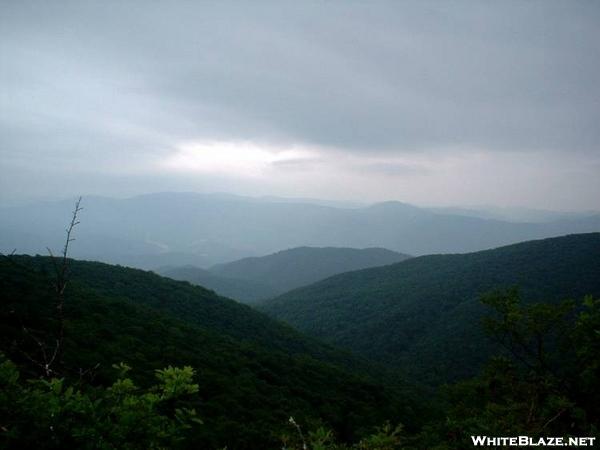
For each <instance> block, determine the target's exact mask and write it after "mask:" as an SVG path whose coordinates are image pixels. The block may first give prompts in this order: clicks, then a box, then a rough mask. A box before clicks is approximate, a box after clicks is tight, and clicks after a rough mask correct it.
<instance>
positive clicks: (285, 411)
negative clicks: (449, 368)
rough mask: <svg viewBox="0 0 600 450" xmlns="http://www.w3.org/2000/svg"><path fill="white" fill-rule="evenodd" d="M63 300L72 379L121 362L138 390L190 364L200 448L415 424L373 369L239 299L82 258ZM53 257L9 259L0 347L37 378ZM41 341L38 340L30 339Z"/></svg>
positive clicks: (49, 309) (104, 375) (404, 400)
mask: <svg viewBox="0 0 600 450" xmlns="http://www.w3.org/2000/svg"><path fill="white" fill-rule="evenodd" d="M71 268H72V275H71V279H70V282H69V284H68V286H67V290H66V297H65V317H66V330H65V345H64V359H65V367H66V369H65V370H66V372H65V375H66V376H67V377H71V378H72V377H74V380H75V381H76V380H77V374H78V373H80V369H89V368H93V370H92V371H91V372H90V373H91V374H94V375H95V377H94V378H93V383H100V384H102V383H104V382H106V380H109V379H114V377H113V376H112V374H111V372H112V369H111V365H112V364H114V363H118V362H120V361H124V362H126V363H127V364H129V365H130V366H132V367H133V368H134V370H133V371H132V375H133V377H134V378H135V379H136V381H137V382H139V383H141V385H146V384H148V383H149V382H150V380H151V379H152V378H153V373H154V370H155V369H158V368H163V367H165V366H167V365H169V364H172V365H178V366H183V365H190V366H192V367H194V368H195V369H196V371H197V373H198V384H199V386H200V388H199V393H198V395H197V397H195V398H194V400H193V401H192V403H191V406H194V407H195V408H196V409H197V411H198V414H199V416H200V417H201V418H202V419H203V421H204V425H202V426H199V427H198V428H197V429H195V430H194V431H193V436H192V440H191V442H192V444H193V445H194V446H195V447H196V448H223V447H224V446H225V445H228V446H229V447H228V448H236V449H239V448H248V449H250V448H274V447H275V446H277V445H278V444H277V442H278V432H279V431H280V430H281V429H282V428H283V427H285V426H286V425H285V424H286V421H287V419H288V418H289V417H290V415H292V416H294V417H297V418H298V419H299V420H302V421H303V423H317V422H316V421H318V420H323V421H325V423H327V424H328V426H331V427H333V428H334V429H335V430H336V432H337V433H339V436H341V437H343V438H344V439H352V438H354V437H356V433H360V432H361V430H363V429H365V427H369V426H371V425H375V424H378V423H381V422H382V421H384V420H386V419H390V420H393V421H400V420H401V421H403V422H405V423H407V424H408V425H409V426H410V424H411V423H414V420H415V416H416V414H415V411H414V409H411V405H414V404H415V403H412V401H411V400H409V399H408V397H406V396H404V394H399V391H398V390H397V389H396V388H389V387H388V388H384V387H382V385H381V384H379V383H378V382H376V381H374V380H373V379H372V378H371V377H370V376H369V375H367V374H365V373H364V372H359V371H358V369H356V370H354V371H351V370H349V369H347V367H350V366H353V365H354V366H355V367H357V368H358V367H364V366H363V364H362V362H358V361H357V362H356V363H353V362H352V357H350V356H349V355H344V354H341V353H339V352H336V351H335V350H333V349H331V348H328V347H327V346H324V345H320V344H318V343H317V342H314V341H312V340H311V339H304V338H303V337H302V336H301V335H299V334H298V333H297V332H295V331H294V330H292V329H290V328H289V327H286V326H283V325H280V324H278V323H276V322H274V321H273V320H271V319H269V318H267V317H266V316H263V315H262V314H260V313H258V312H255V311H253V310H251V309H250V308H248V307H246V306H243V305H240V304H238V303H236V302H233V301H231V300H227V299H224V298H220V297H218V296H216V295H215V294H214V293H212V292H210V291H207V290H204V289H202V288H199V287H194V286H191V285H189V284H187V283H182V282H176V281H172V280H168V279H164V278H161V277H159V276H157V275H154V274H152V273H147V272H142V271H138V270H132V269H125V268H122V267H117V266H108V265H104V264H99V263H85V262H78V261H73V262H72V264H71ZM52 274H53V269H52V265H51V262H50V260H49V258H42V257H36V258H31V257H21V256H15V257H12V258H11V261H8V260H7V259H6V258H3V259H2V260H0V291H1V292H2V303H1V305H0V350H1V351H2V352H4V353H5V354H7V356H9V357H10V358H11V359H12V360H13V361H15V362H17V363H18V364H19V365H20V366H21V367H22V370H24V372H25V375H35V373H36V366H35V364H32V359H30V355H35V351H36V341H38V340H41V341H43V340H46V339H50V338H51V336H52V333H51V331H50V330H52V329H53V328H56V323H55V320H54V319H52V317H54V308H53V304H54V303H53V302H54V299H55V297H54V296H55V293H54V292H53V289H52V279H53V275H52ZM32 336H35V340H33V339H32V338H31V337H32Z"/></svg>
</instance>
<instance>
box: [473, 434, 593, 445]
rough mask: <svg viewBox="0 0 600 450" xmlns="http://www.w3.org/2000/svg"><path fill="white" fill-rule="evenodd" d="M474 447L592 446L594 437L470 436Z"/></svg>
mask: <svg viewBox="0 0 600 450" xmlns="http://www.w3.org/2000/svg"><path fill="white" fill-rule="evenodd" d="M471 440H472V441H473V445H474V446H475V447H594V443H595V440H596V438H595V437H568V438H565V437H541V438H532V437H529V436H510V437H506V436H505V437H499V436H495V437H491V436H471Z"/></svg>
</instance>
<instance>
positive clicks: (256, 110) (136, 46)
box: [0, 1, 600, 206]
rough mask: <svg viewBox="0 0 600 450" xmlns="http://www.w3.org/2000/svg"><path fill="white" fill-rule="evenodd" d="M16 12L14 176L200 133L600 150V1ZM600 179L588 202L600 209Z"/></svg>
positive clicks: (1, 78) (11, 31)
mask: <svg viewBox="0 0 600 450" xmlns="http://www.w3.org/2000/svg"><path fill="white" fill-rule="evenodd" d="M0 9H1V11H0V30H1V31H0V37H1V39H0V82H1V83H2V85H3V92H2V94H0V155H1V158H2V161H1V162H0V164H1V165H2V169H3V170H4V171H9V170H13V171H14V170H18V168H23V167H24V166H26V167H27V168H28V170H29V171H32V170H34V171H35V170H38V171H41V170H44V169H43V167H44V166H58V167H59V168H63V169H65V170H69V171H70V172H71V176H73V177H74V179H77V177H76V173H77V172H78V171H82V172H85V171H86V170H88V169H89V168H90V167H93V168H98V169H99V170H100V169H102V170H106V171H108V172H110V171H111V170H114V172H115V173H119V171H120V170H125V169H127V168H129V169H131V170H134V169H138V170H141V168H144V167H153V164H154V162H155V161H158V160H160V159H161V158H164V157H167V156H168V155H170V154H172V153H173V152H176V151H177V146H178V145H180V144H181V143H182V142H189V141H229V142H235V141H252V142H255V143H257V144H265V145H268V146H270V148H278V147H281V148H288V147H293V146H303V147H310V148H314V149H316V150H315V151H319V152H322V153H327V152H329V153H330V154H332V155H334V157H335V155H337V154H338V153H339V152H343V153H345V154H349V155H354V156H355V157H361V156H364V157H365V158H371V157H377V158H380V157H386V156H387V157H390V158H394V157H397V156H402V155H415V154H417V155H418V154H420V153H422V152H426V153H427V154H431V152H433V153H436V152H438V153H440V154H447V153H452V152H453V151H455V149H456V148H460V149H461V152H462V153H461V155H463V156H464V157H465V158H468V157H469V156H468V155H469V153H468V151H467V152H466V153H465V151H464V150H465V149H473V151H474V152H492V153H494V152H498V153H505V152H524V153H532V154H539V155H544V154H552V155H556V154H563V155H568V154H570V153H578V154H587V155H590V158H592V159H593V158H596V155H597V154H598V151H599V148H598V144H599V142H600V128H599V127H598V126H597V121H598V117H600V85H599V83H598V82H597V80H596V78H597V73H598V69H599V63H598V61H600V28H599V27H598V26H597V24H598V21H599V19H600V7H599V5H598V4H596V3H594V2H577V3H574V2H567V1H564V2H548V1H539V2H495V3H491V2H489V3H488V2H486V3H483V2H474V1H473V2H472V1H464V2H451V3H449V2H433V1H432V2H408V1H407V2H384V1H379V2H266V1H265V2H253V3H252V4H250V3H242V2H186V1H180V2H134V1H131V2H108V1H107V2H69V1H61V2H27V1H23V2H11V3H4V4H3V5H2V6H1V7H0ZM552 158H554V159H556V160H557V161H558V160H561V161H562V160H563V159H564V158H558V157H556V158H555V157H552ZM552 158H551V159H552ZM578 158H579V159H577V161H579V160H581V158H580V157H578ZM429 162H430V164H431V165H432V166H435V164H436V162H435V158H433V159H432V158H430V159H429ZM386 164H387V163H386V162H385V161H384V162H381V161H379V160H377V161H372V160H365V161H364V164H363V166H362V167H363V168H364V171H365V172H366V173H372V174H373V175H374V176H375V175H376V174H377V173H380V174H381V173H383V172H385V174H386V176H398V177H402V176H410V177H411V178H414V176H415V175H418V174H419V173H421V174H422V175H424V174H426V173H435V170H434V169H435V167H432V168H431V170H430V169H429V168H423V169H422V172H420V170H421V169H419V170H414V168H415V167H418V168H420V167H421V166H420V165H419V164H416V165H415V164H414V163H412V162H410V161H408V162H402V163H397V162H396V163H391V162H390V163H389V165H388V166H387V168H383V166H386ZM394 164H395V165H394ZM36 165H39V167H36ZM272 165H273V166H274V167H275V166H278V167H280V168H281V169H282V170H288V171H289V167H290V166H294V165H296V166H297V167H300V166H302V167H303V168H304V167H307V168H310V167H312V166H318V164H316V163H314V161H312V160H310V161H281V162H277V163H274V164H272ZM330 166H331V164H330ZM491 166H492V165H490V167H491ZM23 170H24V169H23ZM331 170H333V169H331ZM23 173H25V172H23ZM73 173H75V175H73ZM14 176H16V175H14ZM165 176H167V175H165ZM81 180H82V183H83V184H85V183H84V181H85V176H82V178H81ZM14 182H16V181H14V180H13V183H14ZM458 182H460V180H457V183H458ZM5 183H6V182H5ZM17 183H18V182H17ZM101 184H102V183H99V184H97V185H96V186H97V189H99V190H102V188H101ZM166 184H167V185H168V183H166ZM172 185H173V187H175V186H179V182H177V183H173V184H172ZM265 185H268V186H270V187H274V188H275V189H276V188H277V186H276V185H275V184H274V182H272V180H265ZM144 186H145V185H144ZM231 186H232V188H234V189H235V188H240V189H242V188H243V186H242V185H235V184H232V185H231ZM0 187H3V188H5V191H6V189H8V190H10V189H12V188H13V187H14V185H10V186H8V185H6V184H4V185H1V184H0ZM595 187H596V186H595V185H592V186H590V187H589V188H588V191H589V194H587V198H588V203H590V204H591V203H592V202H596V203H595V205H596V206H597V201H596V200H593V199H592V198H593V197H595V194H596V192H592V191H593V189H594V188H595ZM141 189H142V188H141ZM144 189H145V188H144ZM584 190H585V189H584ZM318 194H319V193H318V192H317V193H314V192H313V193H311V195H318ZM5 195H8V194H5ZM323 195H326V192H324V193H323ZM380 195H381V196H383V195H384V194H383V193H381V194H380ZM442 201H443V199H442Z"/></svg>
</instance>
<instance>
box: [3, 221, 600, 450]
mask: <svg viewBox="0 0 600 450" xmlns="http://www.w3.org/2000/svg"><path fill="white" fill-rule="evenodd" d="M67 242H68V241H67ZM599 244H600V234H598V233H595V234H588V235H578V236H577V235H576V236H567V237H563V238H556V239H548V240H544V241H534V242H527V243H524V244H519V245H513V246H509V247H504V248H500V249H497V250H493V251H486V252H479V253H475V254H466V255H448V256H430V257H420V258H413V259H408V260H406V261H403V262H400V263H397V264H393V265H388V266H383V267H380V268H374V269H366V270H362V271H355V272H349V273H346V274H342V275H339V276H334V277H332V278H329V279H327V280H325V281H322V282H319V283H316V284H315V285H314V286H309V287H306V288H302V289H297V290H294V291H292V292H290V293H289V294H287V295H284V296H281V297H279V298H276V299H274V300H272V301H269V302H267V303H265V304H264V305H262V307H263V308H265V309H267V310H269V308H273V307H279V308H289V309H288V310H287V311H295V310H294V308H296V311H298V309H297V308H298V305H301V306H302V308H303V309H300V311H307V310H308V309H313V310H314V312H315V313H316V314H317V315H318V316H319V317H322V318H324V319H326V320H342V319H343V318H344V317H346V318H349V317H355V318H356V320H358V321H360V320H362V319H361V314H364V312H363V310H361V304H360V301H362V302H363V304H364V303H366V304H367V305H366V306H367V307H368V308H370V309H369V311H370V312H371V316H370V317H371V318H372V320H376V319H377V317H378V316H377V313H378V314H379V315H382V316H389V317H392V318H395V319H396V320H398V317H401V316H402V315H401V314H400V315H399V314H398V312H397V311H395V310H394V309H393V307H395V306H396V307H397V303H398V299H401V300H402V302H404V303H403V304H401V306H402V307H404V308H405V309H406V310H407V311H413V314H414V315H413V316H412V317H407V316H406V312H405V313H404V314H405V316H403V318H402V322H401V323H402V327H395V328H394V327H391V326H389V324H387V323H386V324H384V325H385V326H384V325H382V323H375V326H374V324H370V323H368V321H365V320H363V326H364V327H365V329H368V330H370V336H371V339H372V341H371V342H370V343H360V342H359V345H357V346H356V347H355V348H353V347H352V345H345V347H346V348H351V349H353V350H355V351H356V353H357V354H359V355H360V354H361V353H362V354H363V356H362V357H361V356H355V355H354V354H352V353H348V352H347V351H343V350H338V349H337V348H335V347H332V346H330V345H329V344H324V343H322V342H321V341H319V340H317V339H315V338H313V337H307V336H305V335H302V334H300V333H299V332H297V331H295V329H293V328H292V327H290V326H289V325H285V324H284V323H281V322H277V321H276V320H274V319H271V318H269V317H268V316H266V315H264V314H263V313H261V312H259V311H256V310H254V309H252V308H251V307H249V306H247V305H243V304H240V303H238V302H236V301H234V300H230V299H228V298H225V297H221V296H219V295H217V294H216V293H215V292H214V291H210V290H207V289H205V288H203V287H200V286H195V285H192V284H190V283H188V282H181V281H175V280H171V279H168V278H163V277H161V276H159V275H156V274H154V273H152V272H146V271H142V270H138V269H131V268H126V267H121V266H113V265H108V264H104V263H98V262H88V261H77V260H72V259H69V258H67V257H66V253H65V257H63V258H57V257H53V256H50V257H42V256H35V257H32V256H25V255H8V256H6V255H5V256H3V257H2V258H1V260H0V292H2V304H1V308H0V351H1V352H2V353H1V361H0V384H1V387H2V390H1V394H0V426H1V427H2V432H1V434H0V445H2V447H5V448H65V447H83V448H214V449H217V448H224V447H227V448H230V449H246V448H247V449H251V448H252V449H254V448H278V447H281V446H283V448H287V449H296V448H297V449H304V448H311V449H315V450H317V449H335V448H337V449H344V448H355V449H382V450H383V449H397V448H398V449H399V448H407V449H410V448H413V449H462V448H465V447H466V446H469V445H470V444H469V440H470V436H471V435H484V434H486V435H494V433H495V434H497V435H507V434H515V435H518V434H526V435H527V436H533V437H535V436H544V435H548V434H549V433H550V434H552V433H554V434H560V435H565V436H567V435H569V436H570V435H581V436H596V434H597V428H596V424H597V423H598V419H599V418H600V414H599V411H598V409H599V408H598V405H599V404H600V402H599V400H600V398H598V393H597V389H596V386H597V383H598V381H599V380H600V361H599V360H598V358H599V356H600V351H599V350H600V302H599V301H598V300H595V299H594V297H592V296H588V297H585V293H591V294H593V295H595V296H597V295H598V294H597V293H598V285H597V282H598V279H599V278H598V270H599V268H600V265H599V261H598V252H596V251H595V250H596V249H598V248H599ZM66 248H67V247H65V251H66ZM516 285H520V289H519V288H516V287H513V288H509V289H502V288H505V287H506V286H516ZM339 286H343V290H342V291H341V294H340V291H335V290H334V289H333V288H336V289H339ZM424 286H426V287H427V289H424ZM561 286H563V287H564V288H561ZM332 289H333V290H332ZM436 289H437V290H436ZM561 289H562V290H561ZM365 290H368V291H369V292H370V293H371V295H370V296H369V297H368V298H366V299H365V298H362V297H361V295H362V294H361V293H362V292H365ZM332 292H334V293H335V295H336V296H337V298H340V299H342V301H341V302H340V301H339V300H338V301H337V302H336V303H335V314H334V313H333V310H332V309H331V307H332V306H331V304H328V303H327V302H325V303H323V302H322V300H323V298H325V299H331V298H333V294H332ZM307 293H309V295H308V297H307ZM318 293H321V296H319V295H318ZM349 293H356V297H352V296H350V295H349ZM392 294H393V295H392ZM533 294H535V295H533ZM323 296H325V297H323ZM361 298H362V300H361ZM378 298H381V299H386V300H387V301H382V300H378V301H376V300H377V299H378ZM567 298H570V299H574V300H566V301H565V299H567ZM307 299H310V301H309V300H307ZM423 299H429V303H428V304H427V303H424V300H423ZM410 302H413V303H415V302H417V303H419V305H418V306H419V308H425V309H419V308H416V309H414V308H415V307H414V305H413V306H412V308H413V309H411V306H410ZM461 302H466V305H471V304H474V305H476V307H475V308H473V309H469V308H468V307H465V305H464V304H461ZM324 305H325V306H326V307H327V308H329V309H322V308H323V307H324ZM407 305H409V307H408V308H407ZM449 305H450V306H451V307H449ZM348 307H351V308H352V314H351V315H350V314H348V313H344V310H345V309H347V308H348ZM375 307H378V308H379V312H378V310H377V309H374V308H375ZM319 308H321V310H319ZM386 308H387V311H386V310H385V309H386ZM452 308H454V309H456V310H458V311H462V313H463V314H466V315H464V316H461V315H460V314H457V313H456V312H455V311H453V309H452ZM269 311H270V313H273V309H270V310H269ZM465 311H466V313H465ZM436 314H437V315H438V317H436ZM440 314H444V315H445V316H446V320H445V321H442V320H441V319H440V318H439V315H440ZM475 314H476V315H475ZM449 317H450V318H451V321H456V322H454V323H453V326H454V327H458V328H461V329H462V330H466V332H471V333H477V334H473V335H472V336H471V337H470V339H472V340H473V341H474V340H477V344H475V343H472V344H469V340H464V341H463V346H462V347H461V348H460V350H457V351H456V352H455V353H452V352H450V351H448V352H447V353H446V354H442V352H444V351H446V350H444V349H445V347H444V346H443V345H442V344H441V340H444V339H446V340H448V342H449V343H452V342H453V341H452V339H453V338H454V339H456V336H451V335H450V336H448V335H444V334H443V333H442V332H441V331H440V327H439V323H440V322H445V323H448V318H449ZM461 317H463V321H462V322H461V321H458V319H461ZM307 320H309V321H310V320H313V321H314V324H313V326H319V327H322V324H319V322H318V321H317V319H316V318H312V319H310V318H309V319H307ZM419 320H420V321H421V325H419V323H418V322H416V321H419ZM291 322H293V321H291ZM467 322H470V323H467ZM329 326H330V328H331V329H332V330H337V331H338V332H340V331H343V327H340V326H339V325H335V324H333V325H329ZM408 326H410V327H415V328H408V329H407V327H408ZM427 326H428V327H431V328H432V329H434V330H435V331H434V333H435V334H434V335H435V338H436V339H437V341H435V342H434V344H430V345H431V348H430V349H429V350H423V346H422V345H421V347H418V346H417V347H416V348H417V349H418V351H419V352H421V353H422V355H423V357H422V360H421V361H420V362H419V363H416V362H415V361H419V360H417V359H414V360H412V361H411V360H410V358H409V357H408V356H406V355H402V353H401V352H400V351H398V350H396V351H397V355H398V356H399V358H398V359H393V358H389V359H386V357H382V356H381V355H382V354H385V353H381V349H380V348H379V347H378V346H381V347H382V348H383V351H384V352H388V353H387V354H388V355H392V354H394V350H390V347H389V346H388V347H386V346H385V345H384V344H383V343H382V342H383V341H382V340H381V339H384V340H385V339H387V340H389V342H391V343H396V345H398V343H399V342H400V343H401V342H402V341H401V340H399V339H398V338H394V337H390V336H389V334H388V335H386V336H384V338H382V336H381V335H380V336H377V335H376V333H375V332H374V329H375V328H377V329H378V330H379V333H380V334H381V333H383V332H388V333H389V332H390V331H396V332H397V331H398V330H400V331H401V336H402V335H403V336H410V335H411V333H415V332H416V330H418V329H419V327H427ZM299 327H300V328H301V329H302V328H306V327H303V326H302V324H300V325H299ZM353 327H354V330H355V333H354V336H355V337H356V339H360V338H361V336H364V334H361V333H364V331H361V329H360V328H359V327H358V324H357V323H355V324H354V325H353ZM436 327H437V328H436ZM411 329H412V331H410V330H411ZM407 330H408V331H407ZM474 330H475V331H474ZM308 331H310V329H309V330H308ZM312 334H316V335H317V336H318V333H312ZM461 339H464V336H463V337H461ZM420 340H421V343H422V342H425V343H427V338H421V339H420ZM329 341H331V342H335V339H329ZM340 343H341V344H343V342H340ZM445 344H446V345H448V343H445ZM454 344H456V345H458V344H457V342H456V341H454ZM361 345H362V346H365V347H364V348H371V349H373V351H371V352H370V353H369V352H364V351H363V352H361V347H360V346H361ZM404 345H405V344H404ZM342 346H344V345H342ZM397 348H401V347H397ZM415 351H417V350H415ZM407 354H408V355H410V353H407ZM457 354H459V355H461V357H462V358H463V359H462V364H461V365H460V366H458V367H457V366H456V365H452V364H449V361H450V362H453V363H454V364H456V363H455V362H454V361H453V358H456V355H457ZM427 358H431V359H430V360H428V359H427ZM432 361H437V363H438V365H439V366H438V367H440V368H443V369H444V370H445V373H444V376H443V377H442V376H440V373H439V372H435V371H433V370H431V371H430V372H429V373H427V372H426V370H427V365H426V364H428V363H429V364H432ZM421 364H422V365H421ZM429 369H431V367H430V368H429ZM444 382H446V384H443V385H441V386H439V387H434V385H439V384H440V383H444ZM447 382H451V383H452V384H447Z"/></svg>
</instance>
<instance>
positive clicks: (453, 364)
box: [260, 233, 600, 382]
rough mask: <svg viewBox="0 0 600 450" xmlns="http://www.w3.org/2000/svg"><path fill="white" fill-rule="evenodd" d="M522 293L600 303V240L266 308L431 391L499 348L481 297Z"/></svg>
mask: <svg viewBox="0 0 600 450" xmlns="http://www.w3.org/2000/svg"><path fill="white" fill-rule="evenodd" d="M514 285H516V286H519V287H520V289H521V292H522V294H523V296H524V298H525V299H526V300H527V301H536V300H540V301H556V300H560V299H564V298H578V297H581V296H583V295H585V294H592V295H596V296H598V295H600V233H590V234H581V235H570V236H564V237H560V238H553V239H545V240H538V241H530V242H524V243H520V244H515V245H510V246H506V247H501V248H497V249H494V250H487V251H481V252H476V253H470V254H460V255H431V256H422V257H417V258H411V259H409V260H407V261H404V262H401V263H398V264H393V265H389V266H385V267H379V268H372V269H366V270H361V271H356V272H349V273H344V274H341V275H337V276H334V277H331V278H328V279H326V280H323V281H321V282H319V283H316V284H313V285H311V286H307V287H304V288H300V289H297V290H295V291H292V292H289V293H287V294H284V295H282V296H280V297H277V298H275V299H272V300H269V301H266V302H265V303H263V304H261V305H260V308H261V309H262V310H263V311H265V312H267V313H269V314H270V315H272V316H273V317H276V318H278V319H281V320H284V321H287V322H288V323H290V324H292V325H293V326H295V327H297V328H298V329H299V330H301V331H304V332H306V333H308V334H310V335H312V336H316V337H319V338H322V339H324V340H326V341H328V342H330V343H334V344H336V345H339V346H341V347H344V348H346V349H350V350H352V351H354V352H357V353H358V354H362V355H364V356H367V357H370V358H373V359H374V360H376V361H379V362H382V363H386V364H388V365H391V366H395V367H402V368H403V369H404V370H406V371H409V372H410V373H411V374H412V375H414V376H415V377H418V378H419V379H421V380H425V381H429V382H439V381H446V380H452V379H456V378H460V377H464V376H469V375H472V374H474V373H476V372H477V370H478V369H479V367H481V364H482V363H483V362H484V361H485V360H486V359H487V357H488V356H489V355H490V354H492V353H494V352H495V351H496V348H495V347H494V346H493V345H492V344H491V342H489V341H488V340H487V339H486V338H485V337H484V335H483V332H482V331H481V327H480V318H481V317H482V315H483V313H484V307H483V306H482V305H481V304H480V302H479V297H480V296H481V295H482V294H484V293H486V292H488V291H490V290H491V289H495V288H501V287H510V286H514Z"/></svg>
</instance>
